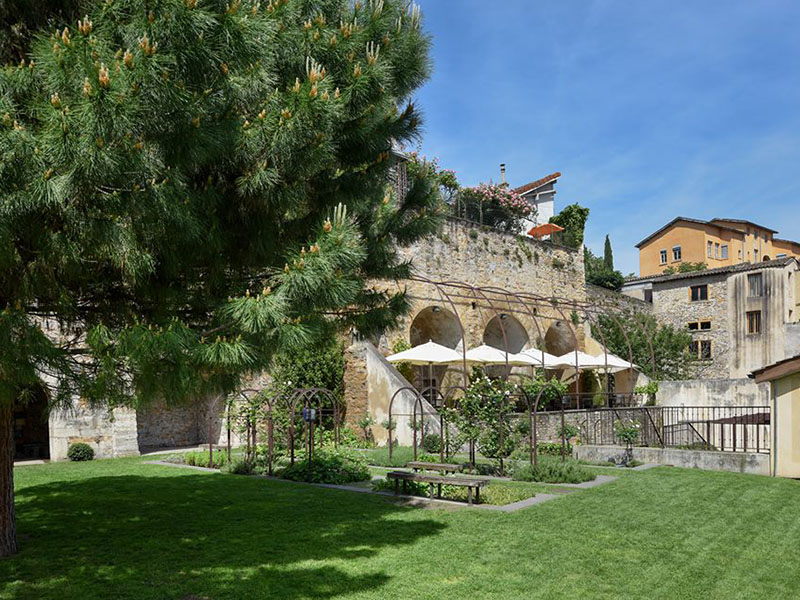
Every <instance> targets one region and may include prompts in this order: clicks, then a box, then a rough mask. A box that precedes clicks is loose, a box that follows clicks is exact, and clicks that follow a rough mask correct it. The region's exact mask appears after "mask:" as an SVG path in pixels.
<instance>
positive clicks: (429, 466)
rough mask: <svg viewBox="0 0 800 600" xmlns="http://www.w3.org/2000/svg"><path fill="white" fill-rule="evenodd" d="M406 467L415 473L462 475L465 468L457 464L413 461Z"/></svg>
mask: <svg viewBox="0 0 800 600" xmlns="http://www.w3.org/2000/svg"><path fill="white" fill-rule="evenodd" d="M406 467H408V468H409V469H414V471H439V472H440V473H445V474H447V473H460V472H461V471H462V469H463V468H464V467H463V466H461V465H457V464H455V463H435V462H424V461H416V460H415V461H411V462H410V463H406Z"/></svg>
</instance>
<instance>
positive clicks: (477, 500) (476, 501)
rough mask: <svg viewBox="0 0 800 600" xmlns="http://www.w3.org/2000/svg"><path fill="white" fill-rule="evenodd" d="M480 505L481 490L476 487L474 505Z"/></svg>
mask: <svg viewBox="0 0 800 600" xmlns="http://www.w3.org/2000/svg"><path fill="white" fill-rule="evenodd" d="M480 503H481V488H479V487H476V488H475V504H480Z"/></svg>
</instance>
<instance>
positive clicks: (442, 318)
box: [408, 305, 464, 404]
mask: <svg viewBox="0 0 800 600" xmlns="http://www.w3.org/2000/svg"><path fill="white" fill-rule="evenodd" d="M408 341H409V342H410V343H411V345H412V346H419V345H420V344H425V343H427V342H428V341H432V342H436V343H437V344H441V345H442V346H446V347H448V348H452V349H454V350H458V351H461V350H462V349H463V344H464V341H463V339H462V337H461V325H460V321H459V317H458V316H457V315H456V314H454V313H453V312H452V311H450V310H448V309H446V308H444V307H443V306H439V305H433V306H426V307H425V308H423V309H422V310H421V311H419V312H418V313H417V315H416V316H415V317H414V320H413V321H411V326H410V327H409V332H408ZM446 374H447V366H433V367H428V366H418V367H417V368H416V369H415V377H414V381H412V382H410V383H412V384H414V386H415V387H416V388H417V389H418V390H423V389H426V388H434V389H440V388H441V387H442V381H443V380H444V378H445V375H446ZM436 397H437V394H436V392H435V391H432V390H431V391H429V392H428V393H426V394H425V399H426V400H428V401H429V402H431V403H432V404H435V403H436Z"/></svg>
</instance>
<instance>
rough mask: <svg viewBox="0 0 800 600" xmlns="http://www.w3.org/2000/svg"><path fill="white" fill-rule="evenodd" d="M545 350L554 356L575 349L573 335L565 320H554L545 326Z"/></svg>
mask: <svg viewBox="0 0 800 600" xmlns="http://www.w3.org/2000/svg"><path fill="white" fill-rule="evenodd" d="M544 344H545V350H546V351H547V352H549V353H550V354H553V355H555V356H561V355H563V354H566V353H567V352H572V351H573V350H575V347H576V342H575V335H574V333H573V331H572V328H571V327H570V325H569V323H567V322H566V321H555V322H553V323H552V324H551V325H550V327H548V328H547V333H545V335H544Z"/></svg>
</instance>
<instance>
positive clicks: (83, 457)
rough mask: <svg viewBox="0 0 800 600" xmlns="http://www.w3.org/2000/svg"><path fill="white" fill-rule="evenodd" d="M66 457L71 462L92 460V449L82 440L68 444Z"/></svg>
mask: <svg viewBox="0 0 800 600" xmlns="http://www.w3.org/2000/svg"><path fill="white" fill-rule="evenodd" d="M67 458H68V459H70V460H71V461H73V462H83V461H87V460H92V459H93V458H94V449H93V448H92V447H91V446H90V445H89V444H84V443H83V442H77V443H75V444H70V445H69V448H68V449H67Z"/></svg>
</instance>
